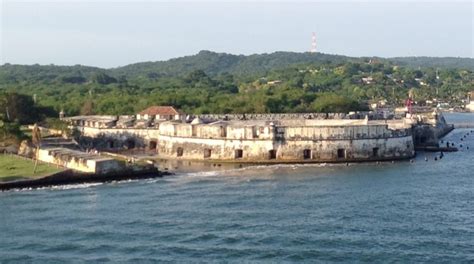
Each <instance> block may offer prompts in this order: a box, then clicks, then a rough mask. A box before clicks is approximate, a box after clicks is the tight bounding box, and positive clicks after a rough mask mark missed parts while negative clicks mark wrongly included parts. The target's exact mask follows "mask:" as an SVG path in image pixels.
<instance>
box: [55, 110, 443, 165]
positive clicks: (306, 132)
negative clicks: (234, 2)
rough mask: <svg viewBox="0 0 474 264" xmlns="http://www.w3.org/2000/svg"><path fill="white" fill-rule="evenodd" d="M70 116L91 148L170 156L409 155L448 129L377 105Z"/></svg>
mask: <svg viewBox="0 0 474 264" xmlns="http://www.w3.org/2000/svg"><path fill="white" fill-rule="evenodd" d="M384 116H386V114H384ZM62 119H63V120H66V121H68V122H69V123H70V124H71V126H72V128H73V129H75V130H77V132H79V134H80V140H79V141H80V143H81V145H82V146H83V147H84V148H95V149H98V150H101V151H111V150H124V149H141V150H146V151H148V152H150V151H151V152H153V153H155V154H156V155H157V157H159V158H164V159H177V160H198V161H220V162H242V163H292V162H295V163H305V162H352V161H383V160H398V159H409V158H412V157H413V156H414V155H415V146H416V145H417V144H421V145H423V144H428V143H431V142H434V143H436V144H437V141H438V137H440V136H442V135H443V133H446V132H447V126H446V124H445V121H444V118H442V115H439V114H437V113H434V114H433V113H430V114H429V115H423V116H420V115H418V116H416V118H414V117H412V118H405V117H403V118H398V119H396V118H391V119H382V118H381V117H380V116H379V115H378V114H376V113H352V114H321V113H305V114H247V115H201V116H192V115H186V114H184V113H182V112H181V111H179V110H176V109H175V108H173V107H170V106H154V107H150V108H148V109H146V110H144V111H142V112H140V113H138V114H137V115H135V116H76V117H67V118H66V117H64V116H62ZM443 123H444V124H443ZM420 127H421V128H420Z"/></svg>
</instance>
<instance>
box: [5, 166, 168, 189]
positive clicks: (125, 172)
mask: <svg viewBox="0 0 474 264" xmlns="http://www.w3.org/2000/svg"><path fill="white" fill-rule="evenodd" d="M168 175H171V173H170V172H166V171H165V172H163V171H159V170H158V169H157V168H155V167H153V166H147V167H141V168H125V169H122V170H120V171H115V172H109V173H105V174H97V173H82V172H78V171H74V170H65V171H61V172H58V173H55V174H53V175H49V176H46V177H42V178H38V179H28V180H17V181H12V182H3V183H0V191H7V190H11V189H25V188H41V187H49V186H57V185H66V184H82V183H97V182H111V181H123V180H138V179H149V178H158V177H163V176H168Z"/></svg>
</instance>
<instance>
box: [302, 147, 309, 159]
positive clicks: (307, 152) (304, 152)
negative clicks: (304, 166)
mask: <svg viewBox="0 0 474 264" xmlns="http://www.w3.org/2000/svg"><path fill="white" fill-rule="evenodd" d="M303 159H311V150H310V149H304V150H303Z"/></svg>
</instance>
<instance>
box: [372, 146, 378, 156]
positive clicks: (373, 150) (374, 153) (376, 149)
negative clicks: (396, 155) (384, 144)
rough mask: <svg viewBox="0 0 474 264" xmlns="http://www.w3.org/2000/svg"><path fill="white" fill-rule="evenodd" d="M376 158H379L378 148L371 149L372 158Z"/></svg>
mask: <svg viewBox="0 0 474 264" xmlns="http://www.w3.org/2000/svg"><path fill="white" fill-rule="evenodd" d="M378 156H379V148H373V149H372V157H378Z"/></svg>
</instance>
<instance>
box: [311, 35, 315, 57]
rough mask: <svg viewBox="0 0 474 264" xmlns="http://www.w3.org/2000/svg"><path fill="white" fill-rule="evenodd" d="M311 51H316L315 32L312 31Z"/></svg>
mask: <svg viewBox="0 0 474 264" xmlns="http://www.w3.org/2000/svg"><path fill="white" fill-rule="evenodd" d="M310 52H311V53H315V52H316V33H314V32H313V35H312V36H311V51H310Z"/></svg>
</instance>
